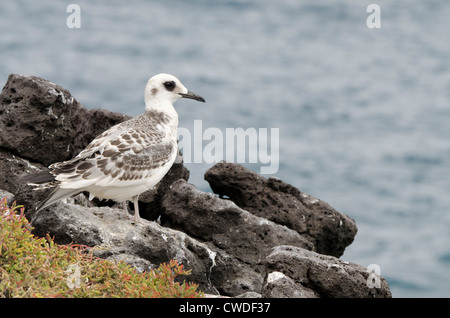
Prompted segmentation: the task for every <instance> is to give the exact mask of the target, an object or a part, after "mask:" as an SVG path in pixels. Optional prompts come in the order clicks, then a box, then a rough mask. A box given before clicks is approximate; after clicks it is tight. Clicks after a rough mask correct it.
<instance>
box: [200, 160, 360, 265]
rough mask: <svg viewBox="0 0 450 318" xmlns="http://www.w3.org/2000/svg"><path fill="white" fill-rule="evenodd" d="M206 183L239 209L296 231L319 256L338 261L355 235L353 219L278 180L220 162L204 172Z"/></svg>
mask: <svg viewBox="0 0 450 318" xmlns="http://www.w3.org/2000/svg"><path fill="white" fill-rule="evenodd" d="M205 180H206V181H208V182H209V184H210V186H211V189H212V190H213V191H214V192H215V193H217V194H219V195H220V196H221V197H225V196H226V197H228V198H230V200H232V201H233V202H235V203H236V204H237V205H238V206H239V207H241V208H242V209H244V210H247V211H248V212H250V213H252V214H254V215H257V216H260V217H263V218H266V219H268V220H270V221H273V222H275V223H278V224H281V225H285V226H287V227H288V228H290V229H293V230H295V231H297V232H298V233H299V234H301V235H302V236H303V237H305V238H307V239H308V240H310V241H311V242H312V243H313V244H314V246H315V250H316V251H317V252H318V253H322V254H326V255H333V256H337V257H339V256H341V255H342V254H343V253H344V250H345V248H346V247H347V246H348V245H349V244H350V243H352V242H353V239H354V237H355V235H356V232H357V228H356V225H355V222H354V220H353V219H351V218H350V217H348V216H346V215H344V214H341V213H339V212H337V211H336V210H335V209H333V208H332V207H331V206H330V205H329V204H328V203H326V202H324V201H322V200H319V199H317V198H314V197H312V196H310V195H308V194H306V193H302V192H301V191H300V190H298V189H297V188H295V187H293V186H292V185H290V184H288V183H285V182H283V181H281V180H279V179H277V178H268V179H266V178H264V177H263V176H261V175H259V174H257V173H256V172H253V171H251V170H249V169H247V168H245V167H243V166H241V165H238V164H234V163H227V162H220V163H217V164H216V165H214V166H213V167H212V168H210V169H209V170H208V171H206V173H205Z"/></svg>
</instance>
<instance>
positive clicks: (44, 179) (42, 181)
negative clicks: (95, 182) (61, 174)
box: [21, 170, 82, 212]
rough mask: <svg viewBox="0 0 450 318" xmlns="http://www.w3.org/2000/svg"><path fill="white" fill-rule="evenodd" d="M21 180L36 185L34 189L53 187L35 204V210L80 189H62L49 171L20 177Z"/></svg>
mask: <svg viewBox="0 0 450 318" xmlns="http://www.w3.org/2000/svg"><path fill="white" fill-rule="evenodd" d="M21 181H22V182H26V183H27V184H28V185H31V186H37V189H36V190H39V189H48V188H53V187H55V188H54V189H53V190H52V192H51V193H50V194H49V195H48V197H47V198H46V199H45V200H43V201H41V202H39V204H38V205H37V206H36V212H37V211H39V210H41V209H43V208H45V207H48V206H49V205H50V204H53V203H55V202H56V201H58V200H61V199H64V198H67V197H70V196H72V195H75V194H78V193H80V192H82V191H80V189H62V188H60V187H59V186H58V184H59V182H57V181H55V176H54V175H53V174H51V173H50V171H48V170H46V171H42V172H40V173H37V174H32V175H29V176H25V177H23V178H22V179H21Z"/></svg>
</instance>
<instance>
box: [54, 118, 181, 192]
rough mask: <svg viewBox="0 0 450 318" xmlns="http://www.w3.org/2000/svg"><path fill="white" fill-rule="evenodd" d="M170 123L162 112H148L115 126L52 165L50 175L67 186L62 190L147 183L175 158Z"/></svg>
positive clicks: (174, 144)
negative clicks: (169, 129) (73, 154)
mask: <svg viewBox="0 0 450 318" xmlns="http://www.w3.org/2000/svg"><path fill="white" fill-rule="evenodd" d="M169 121H170V118H168V117H167V116H166V115H165V114H164V113H161V112H158V111H149V112H146V113H144V114H142V115H140V116H137V117H135V118H132V119H130V120H128V121H126V122H123V123H121V124H119V125H116V126H114V127H112V128H110V129H109V130H107V131H105V132H104V133H102V134H101V135H99V136H98V137H97V138H95V139H94V140H93V141H92V142H91V143H90V144H89V145H88V146H87V147H86V149H84V150H83V151H82V152H80V153H79V154H78V155H77V156H76V157H75V158H73V159H71V160H68V161H64V162H58V163H55V164H52V165H51V166H50V169H51V173H52V174H53V175H55V179H56V180H57V181H59V182H60V183H67V185H65V188H69V187H70V188H83V187H89V186H91V185H95V186H97V187H102V186H103V187H110V186H119V187H121V186H130V185H134V184H139V183H142V182H143V180H147V181H145V182H146V183H147V182H148V181H149V180H150V179H152V174H154V173H155V172H156V171H157V170H158V169H157V168H160V167H163V166H164V165H167V164H169V163H170V164H172V163H173V159H174V158H175V156H176V151H177V145H176V139H175V138H174V136H171V134H170V131H167V128H166V127H167V126H166V125H167V124H168V123H169ZM69 183H70V184H69ZM150 183H151V182H150Z"/></svg>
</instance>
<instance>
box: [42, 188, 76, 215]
mask: <svg viewBox="0 0 450 318" xmlns="http://www.w3.org/2000/svg"><path fill="white" fill-rule="evenodd" d="M80 192H81V191H80V189H62V188H60V187H59V186H57V187H56V188H55V189H53V191H52V192H51V193H50V194H49V196H48V197H47V198H46V199H45V200H43V201H41V202H39V204H38V205H37V206H36V212H37V211H39V210H41V209H43V208H45V207H48V206H49V205H51V204H53V203H55V202H56V201H59V200H61V199H64V198H68V197H71V196H72V195H75V194H78V193H80Z"/></svg>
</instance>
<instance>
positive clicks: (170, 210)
mask: <svg viewBox="0 0 450 318" xmlns="http://www.w3.org/2000/svg"><path fill="white" fill-rule="evenodd" d="M162 207H163V211H164V212H163V215H162V218H161V221H162V224H163V225H164V226H169V227H171V228H175V229H177V230H180V231H183V232H185V233H186V234H188V235H190V236H192V237H194V238H196V239H199V240H201V241H209V242H212V243H213V244H214V245H215V246H217V247H218V248H220V249H222V250H224V251H226V252H227V253H229V254H231V255H233V256H234V257H236V258H237V259H238V260H239V261H241V262H244V263H247V264H251V265H252V266H253V267H254V268H255V269H257V270H258V268H260V267H262V265H263V261H264V259H265V256H266V255H267V252H268V250H269V249H270V248H272V247H274V246H277V245H286V244H289V245H294V246H298V247H301V248H305V249H309V250H311V249H313V244H312V243H311V242H309V241H308V240H306V239H305V238H303V237H302V236H301V235H300V234H298V233H297V232H296V231H293V230H291V229H288V228H287V227H285V226H282V225H279V224H276V223H274V222H271V221H268V220H267V219H265V218H261V217H258V216H255V215H252V214H251V213H249V212H247V211H245V210H243V209H241V208H239V207H238V206H237V205H236V204H234V203H233V202H231V201H229V200H223V199H220V198H217V197H216V196H214V195H213V194H212V193H206V192H203V191H200V190H198V189H197V188H196V187H195V186H194V185H192V184H190V183H188V182H186V181H184V180H181V179H180V180H178V181H176V182H174V183H173V184H172V185H171V188H170V191H169V192H167V193H166V195H165V196H164V198H163V200H162Z"/></svg>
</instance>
